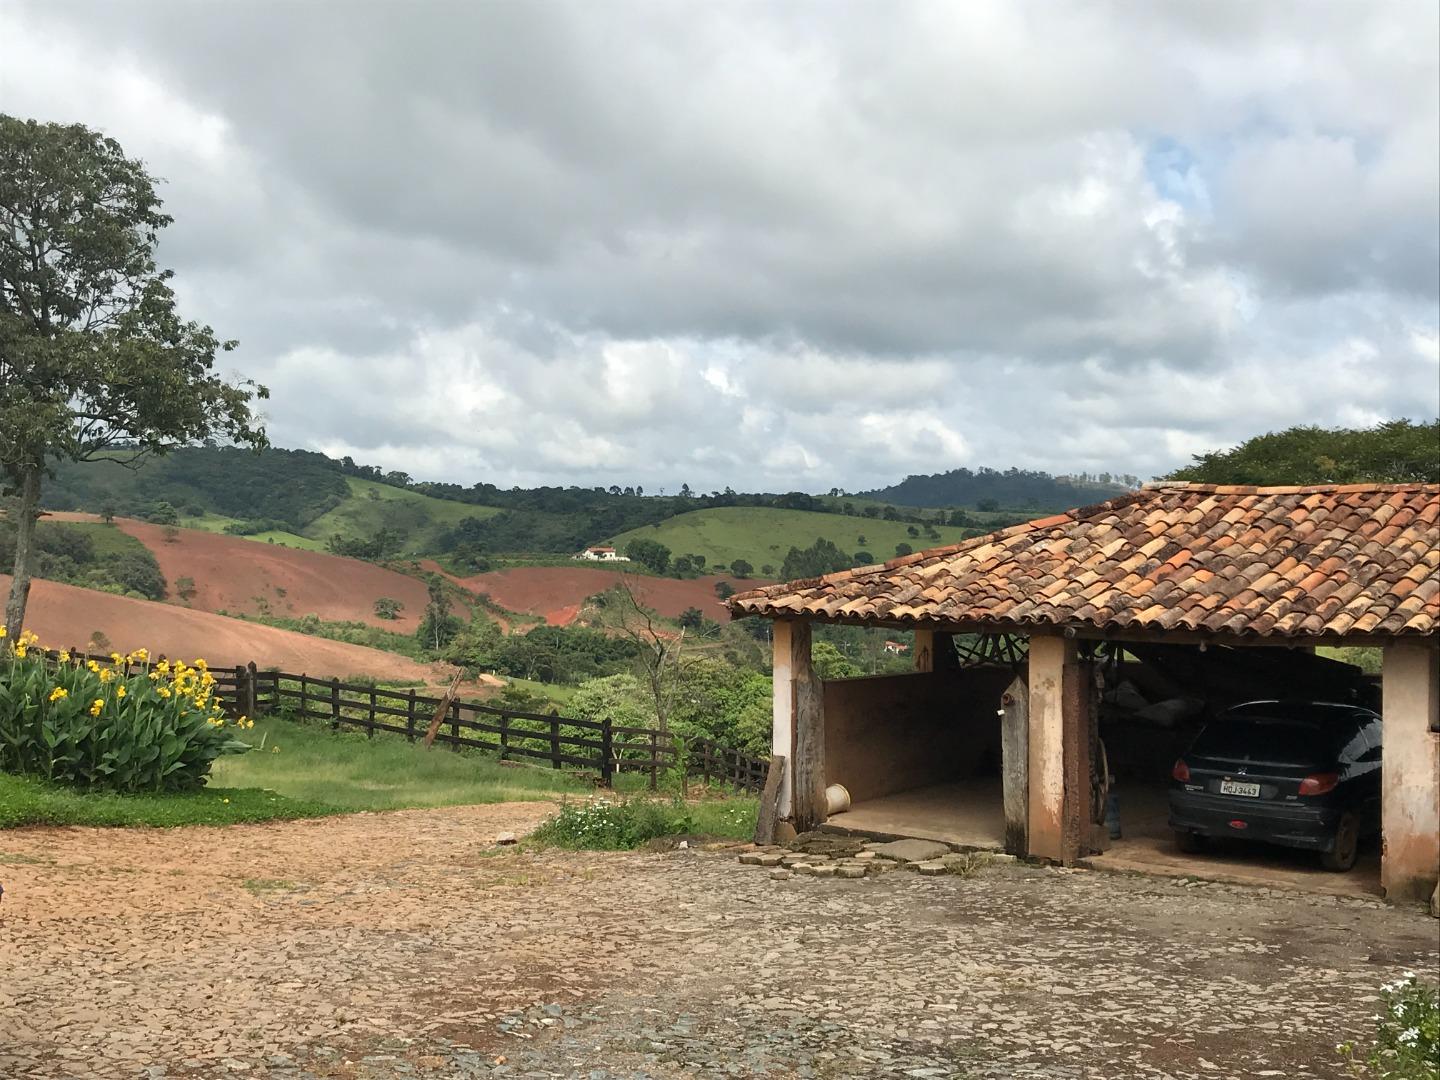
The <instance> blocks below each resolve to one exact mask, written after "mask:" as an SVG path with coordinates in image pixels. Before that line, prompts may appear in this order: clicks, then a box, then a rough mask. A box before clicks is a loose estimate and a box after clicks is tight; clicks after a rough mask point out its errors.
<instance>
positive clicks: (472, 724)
mask: <svg viewBox="0 0 1440 1080" xmlns="http://www.w3.org/2000/svg"><path fill="white" fill-rule="evenodd" d="M46 656H47V659H48V660H50V661H51V662H52V663H53V662H58V657H59V654H58V653H57V652H55V651H53V650H51V651H48V652H47V653H46ZM71 656H72V657H74V658H75V659H78V660H81V661H84V660H95V661H98V662H99V663H102V664H105V665H107V666H108V665H111V664H113V658H112V657H111V656H102V655H97V654H89V653H82V652H78V651H74V650H71ZM157 659H158V658H157ZM124 666H125V670H126V673H127V674H130V675H133V674H136V673H137V672H140V671H143V670H144V669H145V667H146V665H145V664H142V663H139V662H135V661H125V662H124ZM209 671H210V674H211V675H212V676H214V679H215V698H216V700H217V701H219V702H220V704H221V706H222V707H223V708H224V709H225V711H226V712H227V713H228V714H229V715H231V716H232V717H235V716H252V717H253V716H264V715H266V714H268V713H274V714H277V715H280V716H292V717H295V718H297V719H306V720H319V721H322V722H326V723H328V724H329V725H330V727H331V729H332V730H336V731H338V730H340V729H341V728H351V729H358V730H361V731H364V732H365V733H366V734H367V735H369V736H371V737H372V738H373V737H374V735H375V734H376V732H387V733H390V734H394V735H404V736H405V737H406V738H407V739H409V740H410V741H411V742H414V741H415V740H416V739H426V738H427V737H428V738H430V741H431V742H436V743H444V744H445V745H447V746H449V747H450V748H451V749H453V750H459V749H460V748H461V747H471V748H472V749H476V750H485V751H488V752H490V753H493V754H495V755H497V756H498V757H499V758H500V760H502V761H509V760H517V759H528V760H532V761H548V762H549V763H550V765H551V766H552V767H553V768H556V769H563V768H566V767H568V768H571V769H574V770H580V771H582V772H585V773H593V774H594V775H595V777H596V780H597V781H598V782H599V783H600V784H601V785H602V786H604V787H610V786H611V784H612V782H613V781H614V778H615V774H616V773H618V772H637V773H643V774H645V775H646V776H647V778H648V782H649V787H650V789H651V790H652V791H653V790H655V789H656V788H657V787H658V786H659V782H660V777H661V776H662V775H665V774H669V773H671V772H674V771H675V770H676V769H677V768H678V766H679V763H680V762H681V761H682V760H683V761H684V765H685V773H686V775H687V776H690V777H695V778H697V779H699V780H701V781H704V782H706V783H709V782H712V781H713V782H716V783H722V784H728V785H730V786H732V787H735V788H739V789H741V790H743V791H759V790H760V789H761V788H763V787H764V786H765V776H766V772H767V770H768V768H769V761H768V760H767V759H765V758H757V757H752V756H751V755H749V754H746V753H744V752H743V751H740V750H735V749H732V748H730V747H726V746H722V745H720V744H719V743H716V742H714V741H713V740H710V739H689V740H684V741H681V740H677V739H675V738H674V737H672V736H670V735H668V734H666V733H665V732H663V731H659V730H657V729H655V728H644V727H625V726H622V725H619V724H615V723H613V722H612V721H611V720H610V719H609V718H608V717H607V718H606V719H604V720H584V719H581V718H579V717H574V716H561V715H560V714H559V713H558V712H550V713H533V712H525V711H523V710H519V709H504V708H497V707H495V706H492V705H481V704H478V703H475V702H470V701H458V700H454V699H449V700H447V699H444V698H438V697H429V696H427V695H424V694H417V693H416V692H415V691H414V690H382V689H380V688H379V687H376V686H369V685H363V684H352V683H345V682H341V681H340V680H338V679H316V678H312V677H311V676H309V675H304V674H301V675H292V674H288V673H286V672H282V671H262V670H260V669H258V668H257V667H256V666H255V664H253V663H249V664H236V665H235V666H234V667H215V666H211V667H210V669H209ZM442 705H443V706H444V708H443V710H442V708H441V706H442ZM437 721H438V726H437ZM432 726H434V727H436V731H435V733H434V735H433V737H430V734H429V731H430V728H431V727H432Z"/></svg>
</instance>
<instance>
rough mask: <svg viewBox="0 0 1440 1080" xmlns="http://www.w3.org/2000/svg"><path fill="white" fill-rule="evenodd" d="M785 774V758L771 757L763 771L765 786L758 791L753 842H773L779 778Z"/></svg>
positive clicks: (776, 821) (776, 818)
mask: <svg viewBox="0 0 1440 1080" xmlns="http://www.w3.org/2000/svg"><path fill="white" fill-rule="evenodd" d="M784 775H785V759H784V758H783V757H772V758H771V759H770V767H769V769H767V770H766V772H765V787H764V789H763V790H762V791H761V792H760V809H759V811H758V813H757V814H756V816H755V843H757V844H773V843H774V842H775V826H776V824H777V823H778V822H779V820H780V778H781V777H783V776H784Z"/></svg>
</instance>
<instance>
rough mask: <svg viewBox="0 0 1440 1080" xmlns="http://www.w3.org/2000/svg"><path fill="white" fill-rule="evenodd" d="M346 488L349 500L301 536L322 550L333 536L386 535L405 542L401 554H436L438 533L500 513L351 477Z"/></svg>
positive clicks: (482, 507)
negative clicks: (396, 536)
mask: <svg viewBox="0 0 1440 1080" xmlns="http://www.w3.org/2000/svg"><path fill="white" fill-rule="evenodd" d="M345 483H346V484H348V485H349V487H350V497H349V498H348V499H346V500H345V501H344V502H342V503H341V504H340V505H339V506H337V507H335V508H334V509H333V510H328V511H326V512H325V513H323V514H321V515H320V516H319V517H318V518H316V519H315V520H314V521H312V522H310V524H309V525H307V526H306V527H305V530H304V532H305V536H306V537H308V538H310V539H311V540H313V541H316V542H319V543H321V544H323V543H324V541H326V540H328V539H329V538H330V537H331V536H343V537H347V538H365V537H370V536H374V535H375V534H376V533H378V532H379V531H380V530H381V529H388V530H390V531H391V532H396V533H399V534H400V535H401V536H403V537H404V538H405V539H404V552H405V554H412V555H413V554H424V553H428V552H429V551H432V550H433V549H434V544H433V538H434V535H435V533H437V532H438V531H439V530H440V529H443V528H445V527H446V526H449V525H455V524H457V523H459V522H461V521H464V520H465V519H466V518H482V519H483V518H488V517H493V516H494V515H496V514H498V513H500V510H499V509H498V508H497V507H494V506H474V505H471V504H470V503H462V502H453V501H451V500H449V499H437V498H435V497H434V496H431V495H422V494H420V493H419V492H418V491H406V490H404V489H402V488H397V487H391V486H390V485H389V484H381V483H377V482H375V481H374V480H362V479H360V478H358V477H354V476H347V477H346V478H345ZM277 542H278V541H277Z"/></svg>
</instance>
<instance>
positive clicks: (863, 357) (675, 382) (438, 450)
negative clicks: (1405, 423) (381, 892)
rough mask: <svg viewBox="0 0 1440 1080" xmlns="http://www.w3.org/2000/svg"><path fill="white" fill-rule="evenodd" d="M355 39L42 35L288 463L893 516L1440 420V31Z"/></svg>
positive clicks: (902, 27) (858, 22)
mask: <svg viewBox="0 0 1440 1080" xmlns="http://www.w3.org/2000/svg"><path fill="white" fill-rule="evenodd" d="M348 10H349V9H348V8H346V7H342V6H341V5H340V4H339V2H338V0H333V2H330V3H326V2H317V3H313V4H307V5H294V6H290V7H287V8H283V9H270V8H262V9H255V8H250V7H246V6H243V5H223V6H218V5H194V4H189V3H177V2H166V0H156V2H154V3H150V4H146V5H140V6H130V5H126V6H116V5H109V4H102V3H99V2H98V0H96V2H85V0H52V2H47V3H43V4H42V3H39V2H24V0H21V2H12V3H10V4H8V5H6V6H5V8H4V9H3V10H0V101H3V105H0V107H3V108H4V109H5V110H6V111H9V112H12V113H18V114H21V115H33V116H36V117H38V118H41V119H55V120H66V121H69V120H80V121H82V122H86V123H89V124H91V125H93V126H98V127H102V128H104V129H105V130H106V131H107V132H109V133H111V134H113V135H115V136H116V137H117V138H119V139H120V140H121V141H122V143H123V144H124V145H125V146H126V148H127V150H128V151H129V152H130V153H132V154H137V155H139V156H142V157H144V158H145V159H146V160H147V161H148V162H149V163H150V165H151V167H152V169H153V170H154V171H155V172H156V173H157V174H158V175H161V176H163V177H165V179H166V180H167V184H166V187H165V196H166V199H167V206H168V208H169V209H171V210H172V212H173V213H174V214H175V215H176V218H177V222H176V225H175V226H174V227H172V229H171V230H169V232H168V234H167V237H166V241H165V247H164V250H163V254H164V257H165V259H166V260H167V261H168V262H169V263H171V264H173V265H174V266H175V268H176V269H177V271H178V274H179V276H178V278H177V283H178V287H179V289H180V291H181V296H182V299H183V300H184V302H185V304H186V306H187V310H189V311H190V312H191V313H192V314H194V315H195V316H196V317H199V318H203V319H205V320H207V321H210V322H212V323H213V324H214V325H215V326H216V328H217V330H218V331H220V332H221V333H222V334H224V335H226V336H231V335H233V336H235V337H238V338H240V339H241V342H242V348H241V350H240V351H239V352H237V353H235V354H233V357H231V358H227V362H230V361H233V363H235V364H237V365H240V366H242V367H243V368H244V370H245V371H246V372H247V373H249V374H253V375H255V376H256V377H258V378H260V379H261V380H262V381H265V382H267V383H269V384H270V385H272V387H273V388H274V390H275V397H274V399H273V402H272V404H271V405H270V406H269V412H270V421H271V428H272V435H273V437H274V438H275V440H276V441H277V442H279V443H281V444H285V445H301V446H309V447H315V448H321V449H326V450H327V451H332V452H345V453H351V454H352V455H353V456H355V457H357V458H359V459H362V460H366V461H375V462H377V463H379V464H382V465H385V466H387V467H393V468H402V469H405V470H407V471H409V472H411V473H413V474H415V475H422V476H434V477H439V478H446V479H456V480H465V481H474V480H481V479H483V480H491V481H494V482H497V483H535V482H575V483H584V484H591V483H606V484H608V483H610V482H612V481H614V480H618V481H621V482H631V483H633V482H642V483H644V484H645V485H646V487H647V488H655V487H659V486H661V485H668V486H670V487H672V488H674V487H678V486H679V484H680V483H681V482H682V481H685V482H689V483H691V484H692V486H695V487H701V488H705V489H709V488H711V487H720V486H724V485H725V484H731V485H733V486H735V487H737V488H739V487H751V488H754V487H765V488H770V489H787V488H793V487H809V488H812V489H816V488H827V487H830V486H836V485H838V486H842V487H846V488H850V489H858V488H862V487H866V486H871V485H877V484H882V483H884V482H887V481H889V480H892V479H895V478H896V477H898V476H899V475H902V474H904V473H906V472H914V471H936V470H942V469H946V468H952V467H954V466H956V465H961V464H966V465H978V464H988V465H996V466H1006V465H1011V464H1014V465H1020V466H1026V467H1042V468H1050V469H1055V470H1070V469H1081V468H1084V469H1091V470H1107V469H1108V470H1110V471H1116V472H1122V471H1123V472H1136V473H1140V474H1149V473H1153V472H1159V471H1163V470H1166V469H1169V468H1172V467H1174V466H1175V465H1177V464H1180V463H1182V462H1183V461H1184V460H1185V458H1186V457H1188V455H1190V454H1192V453H1195V452H1199V451H1200V450H1204V449H1208V448H1213V447H1215V446H1219V445H1225V444H1228V443H1233V442H1235V441H1238V440H1239V439H1241V438H1243V437H1245V436H1246V435H1248V434H1252V433H1254V432H1255V431H1258V430H1264V429H1268V428H1273V427H1278V426H1283V425H1287V424H1292V423H1302V422H1314V423H1340V422H1362V421H1367V422H1368V420H1370V419H1375V418H1383V417H1389V416H1395V415H1411V416H1416V417H1425V416H1433V415H1435V414H1436V412H1437V411H1440V387H1437V379H1436V364H1437V355H1440V313H1437V305H1440V134H1437V133H1440V60H1437V52H1440V46H1437V44H1436V42H1437V38H1440V27H1437V9H1435V7H1434V5H1404V4H1399V3H1395V4H1387V3H1381V4H1373V5H1344V6H1342V5H1332V6H1324V7H1314V6H1312V5H1306V6H1304V7H1303V8H1302V7H1300V6H1299V5H1295V4H1289V3H1277V4H1266V5H1254V4H1242V3H1215V4H1206V5H1203V6H1200V7H1195V6H1190V5H1148V4H1139V5H1132V4H1122V5H1118V6H1101V5H1089V4H1079V3H1075V4H1049V3H1045V4H1041V3H1010V2H1005V3H1001V2H994V3H977V4H966V5H963V6H959V5H951V6H946V5H928V4H909V3H898V4H893V5H884V6H874V5H863V4H857V5H851V6H846V7H844V8H843V9H837V8H835V7H834V6H833V5H829V4H823V5H821V4H814V5H812V4H804V3H802V4H796V5H787V6H785V7H768V8H767V7H750V6H745V7H730V6H719V7H709V8H695V7H684V8H677V7H675V6H672V5H664V4H659V5H657V4H651V3H646V2H643V0H642V2H635V3H626V2H623V0H615V2H613V3H609V4H605V5H586V6H576V5H569V4H559V3H549V2H546V0H537V2H535V3H532V4H526V5H523V6H514V5H473V4H462V3H453V4H447V3H436V4H430V5H425V6H422V7H419V8H407V9H405V10H403V11H402V10H400V9H398V8H385V7H376V8H369V9H367V10H366V13H365V17H364V18H346V19H339V18H337V17H336V15H337V14H338V13H341V12H348Z"/></svg>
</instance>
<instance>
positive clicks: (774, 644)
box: [770, 619, 809, 821]
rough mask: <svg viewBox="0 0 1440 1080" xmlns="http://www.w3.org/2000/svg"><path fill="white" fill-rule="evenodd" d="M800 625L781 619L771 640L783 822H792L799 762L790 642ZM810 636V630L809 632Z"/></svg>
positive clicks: (773, 740) (773, 747)
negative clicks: (792, 792) (791, 801)
mask: <svg viewBox="0 0 1440 1080" xmlns="http://www.w3.org/2000/svg"><path fill="white" fill-rule="evenodd" d="M797 625H798V624H797V623H796V622H795V621H794V620H792V619H779V620H777V621H776V623H775V627H774V634H773V635H772V636H771V641H770V644H771V648H772V650H773V653H772V655H773V657H774V659H773V662H772V666H771V675H772V678H771V685H772V686H773V696H772V698H771V708H770V712H771V719H770V758H771V760H772V761H774V760H778V761H780V762H782V763H783V764H782V765H781V768H780V787H779V794H778V795H777V796H776V803H775V805H776V816H777V817H778V818H779V819H780V820H781V821H788V820H789V818H790V793H791V790H792V789H793V787H794V782H793V781H794V768H795V766H794V762H795V688H794V687H793V686H791V685H790V682H791V655H790V652H791V649H790V639H791V637H792V635H793V634H794V631H795V627H796V626H797ZM806 633H807V634H808V633H809V628H808V627H807V628H806Z"/></svg>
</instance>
